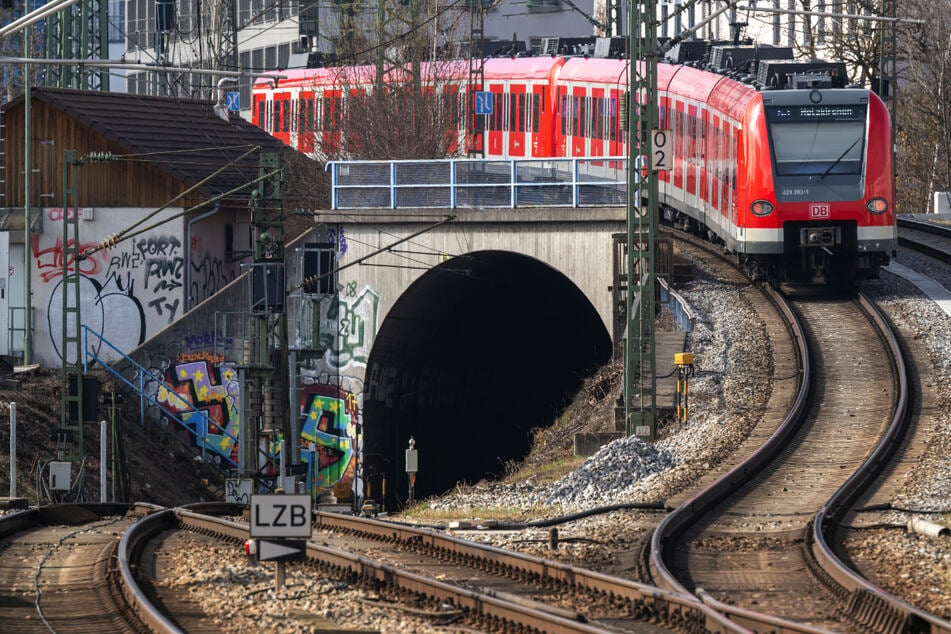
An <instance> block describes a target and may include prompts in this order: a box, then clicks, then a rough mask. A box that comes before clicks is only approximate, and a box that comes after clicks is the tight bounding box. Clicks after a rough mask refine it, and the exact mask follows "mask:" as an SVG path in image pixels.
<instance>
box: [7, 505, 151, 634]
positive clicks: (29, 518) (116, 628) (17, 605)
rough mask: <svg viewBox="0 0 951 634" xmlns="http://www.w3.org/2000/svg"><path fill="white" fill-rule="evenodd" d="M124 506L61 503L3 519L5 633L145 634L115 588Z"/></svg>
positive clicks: (127, 515)
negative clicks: (125, 633)
mask: <svg viewBox="0 0 951 634" xmlns="http://www.w3.org/2000/svg"><path fill="white" fill-rule="evenodd" d="M136 519H137V516H136V515H135V514H134V513H132V512H130V509H129V507H128V506H127V505H117V504H112V505H63V506H53V507H45V508H43V509H38V510H31V511H25V512H23V513H18V514H16V515H15V516H13V517H11V518H9V519H8V520H5V521H3V522H2V524H0V536H2V537H0V608H2V610H0V611H2V615H3V616H2V624H0V629H2V630H3V631H4V632H40V631H50V632H62V633H69V632H84V633H88V632H143V631H146V629H145V628H144V627H143V626H142V624H141V623H140V622H139V621H138V620H137V619H135V618H134V616H133V615H132V614H131V613H130V611H129V609H128V606H127V605H126V604H125V602H124V600H123V597H122V593H121V591H120V589H119V587H120V581H119V579H118V575H117V567H116V549H117V546H118V544H119V536H121V535H122V534H123V533H124V532H125V530H126V529H127V528H128V527H129V526H130V525H131V524H132V523H133V522H134V521H135V520H136Z"/></svg>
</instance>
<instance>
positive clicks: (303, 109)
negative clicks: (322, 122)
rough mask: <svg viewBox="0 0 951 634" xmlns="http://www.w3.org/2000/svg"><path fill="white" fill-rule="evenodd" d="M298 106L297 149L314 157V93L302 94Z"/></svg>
mask: <svg viewBox="0 0 951 634" xmlns="http://www.w3.org/2000/svg"><path fill="white" fill-rule="evenodd" d="M298 99H299V105H298V106H297V149H298V150H300V151H301V152H303V153H304V154H307V155H310V156H313V155H314V93H313V91H311V90H302V91H301V92H300V96H299V97H298Z"/></svg>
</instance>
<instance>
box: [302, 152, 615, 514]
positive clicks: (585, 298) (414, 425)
mask: <svg viewBox="0 0 951 634" xmlns="http://www.w3.org/2000/svg"><path fill="white" fill-rule="evenodd" d="M474 164H476V165H478V166H479V168H480V169H483V170H484V169H489V170H491V169H493V168H494V169H495V170H496V171H495V172H493V173H489V174H486V173H485V172H480V174H479V175H478V176H476V175H473V174H472V173H462V172H461V169H462V168H463V167H465V168H471V167H472V166H473V165H474ZM381 165H382V169H380V170H379V171H374V170H372V169H371V170H367V171H364V172H362V173H361V172H359V168H364V167H365V165H361V166H354V165H353V164H340V165H331V167H330V169H332V170H333V183H334V195H333V201H334V205H333V206H334V209H332V210H328V211H327V212H321V213H320V215H319V218H317V220H318V222H319V224H321V225H323V226H325V227H327V230H328V236H327V239H328V240H329V241H330V242H332V243H333V244H334V245H335V246H336V250H337V253H338V257H339V262H338V264H339V266H340V267H341V268H340V271H339V281H338V289H340V298H341V300H340V301H341V306H344V305H346V306H347V311H348V312H352V313H353V315H354V316H357V315H367V316H368V315H369V312H367V311H368V310H369V307H370V306H371V305H372V306H373V307H374V310H373V314H372V319H370V320H368V321H366V322H365V323H363V326H364V330H363V331H362V332H361V333H360V334H359V335H357V338H356V339H355V341H364V342H365V349H364V351H365V354H366V356H365V363H366V366H365V368H364V369H363V372H364V377H363V386H362V405H363V420H364V421H365V422H366V424H367V433H366V466H367V469H368V471H370V472H371V473H370V474H369V475H368V481H370V482H372V481H373V477H372V471H373V470H374V468H376V469H383V470H385V471H387V472H389V473H390V474H394V473H396V474H397V476H399V479H398V482H399V480H400V479H403V477H404V474H402V473H401V470H402V469H403V465H402V464H392V460H393V458H394V457H397V459H398V460H402V457H403V450H405V449H406V448H407V442H408V440H409V438H410V437H413V438H414V440H415V441H416V447H417V449H418V450H419V452H420V453H419V455H420V465H419V475H418V477H417V482H416V486H417V487H418V492H419V494H420V495H426V494H429V493H442V492H443V491H444V490H445V489H446V488H448V487H451V486H452V485H453V484H454V483H456V482H458V481H460V480H465V479H466V476H467V475H471V474H476V473H478V474H482V473H495V474H501V473H503V472H504V470H505V468H506V466H507V463H508V462H509V461H511V460H512V459H513V457H515V456H520V455H523V454H524V453H525V452H526V451H527V449H528V448H529V447H530V445H531V441H532V436H533V434H534V433H535V432H536V431H537V430H539V429H543V428H545V427H547V426H548V425H549V424H550V423H551V421H552V420H553V417H554V416H556V415H557V414H558V412H559V411H560V409H561V408H562V407H563V406H564V405H565V404H566V402H567V401H569V400H570V399H571V397H572V395H573V393H574V391H575V390H576V389H577V388H578V387H579V385H580V382H579V379H580V377H583V376H585V375H586V374H588V373H589V372H590V371H591V370H593V369H595V368H596V367H598V366H599V365H601V364H603V363H605V362H606V361H608V360H609V359H610V357H611V354H612V341H617V340H618V339H619V337H620V333H619V332H618V331H619V330H620V327H619V326H618V324H617V321H618V320H617V316H616V311H615V305H616V304H617V303H618V296H617V295H615V287H616V286H617V284H616V275H617V273H618V270H625V269H626V262H625V261H624V260H623V253H622V252H619V249H621V248H622V247H621V246H619V243H618V242H617V241H616V238H617V236H619V235H621V236H624V237H625V238H626V231H627V210H626V205H625V204H624V202H625V198H626V197H625V195H624V192H625V191H626V183H625V182H624V178H625V172H624V169H623V164H621V163H620V162H617V163H615V164H614V165H613V166H611V167H610V168H609V167H608V162H607V161H601V162H595V161H590V160H584V161H577V160H576V161H571V160H568V161H562V162H554V161H547V162H542V161H525V162H520V163H517V162H514V161H496V162H460V163H458V164H451V163H447V164H446V165H445V167H446V169H445V170H443V171H441V172H440V173H438V174H434V172H435V170H434V169H433V167H432V164H430V165H429V166H428V168H427V169H426V170H422V169H420V168H418V167H416V166H415V165H413V164H411V163H409V164H407V163H401V162H394V163H388V164H381ZM437 165H438V163H437ZM424 179H425V181H426V182H422V181H423V180H424ZM373 202H377V203H378V206H375V207H374V206H367V203H369V204H370V205H372V204H373ZM379 203H383V204H379ZM618 267H620V269H618ZM360 306H362V307H363V311H362V312H361V310H360V308H359V307H360ZM351 307H352V308H351ZM345 322H346V320H341V322H340V323H341V324H344V323H345ZM353 323H356V319H354V320H353ZM341 327H344V326H343V325H341ZM354 334H356V333H354ZM371 428H372V430H373V433H372V434H371V433H370V429H371ZM375 458H379V459H380V461H381V462H382V463H386V464H382V465H381V466H379V467H375V466H374V464H375ZM388 461H389V462H388ZM390 477H391V478H392V475H391V476H390ZM405 486H406V483H401V484H400V487H399V488H400V490H399V493H400V497H403V495H404V494H405V489H404V487H405ZM371 495H372V489H371Z"/></svg>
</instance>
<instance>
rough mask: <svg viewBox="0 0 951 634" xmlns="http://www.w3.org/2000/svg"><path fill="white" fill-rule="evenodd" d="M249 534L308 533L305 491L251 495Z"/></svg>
mask: <svg viewBox="0 0 951 634" xmlns="http://www.w3.org/2000/svg"><path fill="white" fill-rule="evenodd" d="M250 510H251V537H310V536H311V524H310V496H309V495H306V494H304V495H298V494H292V495H252V496H251V506H250Z"/></svg>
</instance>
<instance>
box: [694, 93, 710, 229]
mask: <svg viewBox="0 0 951 634" xmlns="http://www.w3.org/2000/svg"><path fill="white" fill-rule="evenodd" d="M709 123H710V111H709V110H707V109H706V108H701V109H700V116H699V118H698V119H697V125H698V126H699V132H698V134H697V151H698V152H699V156H698V158H697V169H698V170H699V173H698V177H699V179H700V185H699V187H700V201H699V202H700V204H701V205H702V206H703V209H704V213H706V211H707V207H708V204H709V202H710V194H709V192H708V190H707V154H708V152H707V150H708V149H709V144H710V140H709V138H708V136H707V135H708V133H709Z"/></svg>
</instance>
